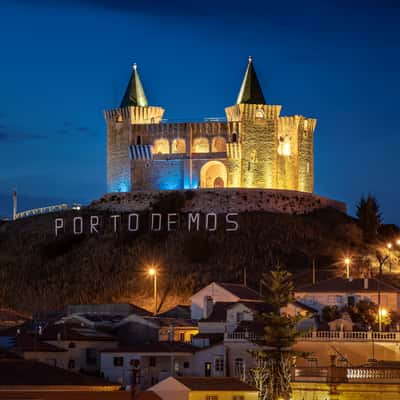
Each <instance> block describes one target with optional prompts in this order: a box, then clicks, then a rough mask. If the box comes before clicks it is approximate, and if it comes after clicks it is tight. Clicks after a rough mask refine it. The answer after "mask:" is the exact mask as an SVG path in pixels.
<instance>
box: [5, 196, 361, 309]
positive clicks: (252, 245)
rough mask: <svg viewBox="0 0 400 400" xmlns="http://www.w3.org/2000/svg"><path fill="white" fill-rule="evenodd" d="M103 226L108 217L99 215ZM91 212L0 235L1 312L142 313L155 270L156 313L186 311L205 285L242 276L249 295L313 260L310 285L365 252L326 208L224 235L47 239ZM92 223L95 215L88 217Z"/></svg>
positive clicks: (170, 202)
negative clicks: (111, 306)
mask: <svg viewBox="0 0 400 400" xmlns="http://www.w3.org/2000/svg"><path fill="white" fill-rule="evenodd" d="M186 203H187V201H185V199H182V198H180V197H177V198H176V197H174V198H172V199H171V198H166V199H164V200H162V201H160V202H159V203H157V204H154V205H153V206H152V208H153V210H157V211H159V212H168V211H170V210H175V211H176V210H177V209H183V208H184V207H185V204H186ZM102 213H103V217H104V218H106V217H109V215H110V214H109V213H108V212H106V211H102ZM92 214H93V209H85V210H82V211H80V212H79V214H77V212H76V211H75V212H74V211H66V212H63V213H60V214H48V215H42V216H37V217H32V218H27V219H23V220H18V221H16V222H14V223H12V222H10V223H5V224H3V225H1V226H0V280H1V282H2V284H1V286H0V304H3V305H4V306H8V307H12V308H14V309H19V310H26V311H38V310H47V309H49V308H51V309H52V310H56V309H61V308H63V306H64V305H65V304H68V303H86V302H112V301H128V302H134V303H136V304H138V305H142V306H145V307H148V308H149V307H151V304H152V303H151V293H152V281H151V279H150V278H149V277H148V276H147V275H146V269H147V268H148V266H149V265H151V264H155V265H157V266H158V268H159V270H160V276H159V286H160V294H161V300H162V307H163V308H165V307H167V306H170V305H173V304H176V303H178V302H186V301H187V299H188V297H189V296H190V294H191V293H192V292H193V291H194V290H196V289H198V288H199V287H201V286H202V285H204V284H207V283H209V282H211V281H212V280H220V281H229V282H241V281H242V279H243V269H244V268H245V267H246V268H247V277H248V283H249V285H251V286H253V287H258V283H259V280H260V276H261V273H262V272H263V271H266V270H268V269H270V268H271V267H272V266H274V265H276V264H277V263H281V264H283V265H285V266H286V267H287V268H288V269H289V270H290V271H292V272H293V273H294V275H295V278H296V281H297V282H298V283H302V282H310V279H311V264H312V259H313V258H315V259H316V265H317V269H318V278H319V279H321V278H322V277H324V276H327V275H328V274H337V273H338V274H341V273H342V271H343V267H342V266H339V267H338V260H340V259H341V258H342V257H343V255H344V254H346V253H347V252H351V253H355V254H363V253H366V252H368V248H367V247H366V246H365V245H364V244H363V241H362V235H361V232H360V230H359V228H358V227H357V226H356V224H355V222H354V220H353V219H352V218H351V217H349V216H347V215H345V214H343V213H341V212H339V211H337V210H334V209H329V208H328V209H321V210H318V211H314V212H312V213H309V214H305V215H289V214H278V213H271V212H242V213H240V214H239V216H238V222H239V225H240V229H239V230H238V231H237V232H227V231H225V230H224V229H218V230H217V231H215V232H205V231H200V232H188V231H187V229H184V228H182V229H179V230H177V231H172V232H149V231H146V230H144V231H142V232H128V231H127V230H121V232H120V233H114V232H113V231H112V229H111V228H110V227H108V228H107V229H105V230H104V232H103V233H101V234H99V235H89V234H87V233H85V234H83V235H80V236H73V235H72V234H70V233H65V234H62V235H60V236H59V237H56V236H55V234H54V219H55V218H57V217H61V218H64V219H65V220H66V221H67V220H72V218H73V216H76V215H82V216H84V217H85V216H86V217H88V216H89V215H92ZM96 214H97V215H99V211H98V210H97V211H96Z"/></svg>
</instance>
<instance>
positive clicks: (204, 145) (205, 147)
mask: <svg viewBox="0 0 400 400" xmlns="http://www.w3.org/2000/svg"><path fill="white" fill-rule="evenodd" d="M192 151H193V153H208V152H209V151H210V147H209V142H208V139H207V138H205V137H201V138H197V139H194V141H193V147H192Z"/></svg>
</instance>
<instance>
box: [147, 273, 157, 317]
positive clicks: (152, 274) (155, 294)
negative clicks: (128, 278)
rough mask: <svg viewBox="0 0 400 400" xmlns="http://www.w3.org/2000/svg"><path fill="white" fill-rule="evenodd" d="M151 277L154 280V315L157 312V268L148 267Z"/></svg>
mask: <svg viewBox="0 0 400 400" xmlns="http://www.w3.org/2000/svg"><path fill="white" fill-rule="evenodd" d="M147 272H148V273H149V275H150V276H152V277H153V282H154V315H156V314H157V270H156V269H155V268H154V267H151V268H149V270H148V271H147Z"/></svg>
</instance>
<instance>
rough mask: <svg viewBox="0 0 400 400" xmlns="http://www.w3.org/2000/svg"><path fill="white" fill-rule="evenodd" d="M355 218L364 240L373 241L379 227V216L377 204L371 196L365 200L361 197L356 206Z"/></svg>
mask: <svg viewBox="0 0 400 400" xmlns="http://www.w3.org/2000/svg"><path fill="white" fill-rule="evenodd" d="M357 218H358V225H359V227H360V228H361V229H362V231H363V234H364V238H365V239H366V240H368V241H372V240H374V239H375V238H376V235H377V233H378V228H379V226H380V225H381V214H380V212H379V204H378V202H377V200H376V199H375V197H373V196H372V195H371V194H369V195H368V197H367V198H364V197H361V199H360V201H359V203H358V205H357Z"/></svg>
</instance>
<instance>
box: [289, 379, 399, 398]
mask: <svg viewBox="0 0 400 400" xmlns="http://www.w3.org/2000/svg"><path fill="white" fill-rule="evenodd" d="M291 386H292V389H293V394H292V398H293V400H380V399H382V400H397V399H398V398H399V386H398V385H397V384H388V383H385V384H378V383H368V384H366V383H340V384H337V383H335V384H327V383H319V382H292V383H291Z"/></svg>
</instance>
